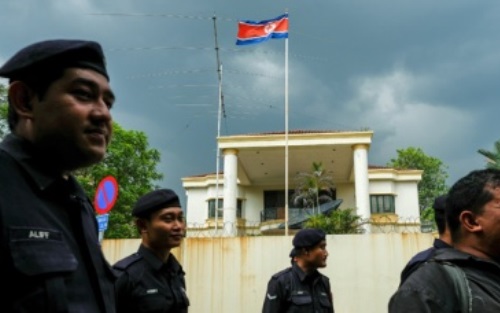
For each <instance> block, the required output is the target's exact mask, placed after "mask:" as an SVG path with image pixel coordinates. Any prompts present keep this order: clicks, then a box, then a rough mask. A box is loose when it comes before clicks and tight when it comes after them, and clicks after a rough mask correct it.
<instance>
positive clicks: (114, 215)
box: [75, 123, 163, 238]
mask: <svg viewBox="0 0 500 313" xmlns="http://www.w3.org/2000/svg"><path fill="white" fill-rule="evenodd" d="M148 145H149V144H148V139H147V137H146V135H145V134H144V133H143V132H140V131H134V130H130V131H127V130H124V129H123V128H122V127H120V125H118V124H117V123H113V137H112V140H111V143H110V145H109V147H108V151H107V154H106V157H105V158H104V160H103V162H101V163H98V164H96V165H94V166H92V167H88V168H84V169H80V170H78V171H76V173H75V175H76V177H77V179H78V180H79V181H80V183H81V184H82V186H83V188H84V189H85V192H86V193H87V195H89V196H90V197H91V199H94V196H95V191H96V188H97V185H98V184H99V182H100V180H101V179H102V178H104V177H105V176H108V175H112V176H114V177H115V178H116V180H117V182H118V186H119V193H118V199H117V201H116V203H115V205H114V207H113V208H112V210H111V211H110V212H109V213H110V214H109V223H108V229H107V230H106V232H105V237H106V238H135V237H138V233H137V230H136V228H135V225H134V223H133V218H132V216H131V214H130V212H131V211H132V207H133V205H134V203H135V202H136V201H137V199H138V198H139V197H140V196H142V195H144V194H145V193H147V192H149V191H151V190H153V189H155V188H156V187H157V186H155V185H154V182H155V181H158V180H160V179H162V178H163V175H162V174H160V173H159V172H158V171H157V169H156V166H157V164H158V163H159V162H160V152H159V151H157V150H156V149H150V148H148Z"/></svg>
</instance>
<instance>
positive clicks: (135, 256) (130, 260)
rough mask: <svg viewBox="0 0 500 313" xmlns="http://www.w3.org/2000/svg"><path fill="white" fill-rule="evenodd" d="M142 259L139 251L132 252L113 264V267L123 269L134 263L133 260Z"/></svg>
mask: <svg viewBox="0 0 500 313" xmlns="http://www.w3.org/2000/svg"><path fill="white" fill-rule="evenodd" d="M141 259H142V256H141V255H140V254H139V253H134V254H132V255H130V256H128V257H126V258H124V259H122V260H120V261H118V262H116V263H115V265H113V269H116V270H120V271H124V270H126V269H127V268H128V267H129V266H130V265H132V264H134V263H135V262H137V261H139V260H141Z"/></svg>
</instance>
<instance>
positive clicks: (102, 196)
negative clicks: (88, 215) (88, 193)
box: [94, 176, 118, 214]
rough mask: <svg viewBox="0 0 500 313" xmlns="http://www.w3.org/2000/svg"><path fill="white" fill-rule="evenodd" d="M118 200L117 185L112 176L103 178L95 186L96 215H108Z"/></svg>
mask: <svg viewBox="0 0 500 313" xmlns="http://www.w3.org/2000/svg"><path fill="white" fill-rule="evenodd" d="M117 198H118V183H117V182H116V179H115V178H114V177H113V176H106V177H104V178H103V179H102V180H101V181H100V182H99V185H98V186H97V190H96V193H95V197H94V207H95V210H96V212H97V214H105V213H108V212H109V210H111V209H112V208H113V206H114V205H115V202H116V199H117Z"/></svg>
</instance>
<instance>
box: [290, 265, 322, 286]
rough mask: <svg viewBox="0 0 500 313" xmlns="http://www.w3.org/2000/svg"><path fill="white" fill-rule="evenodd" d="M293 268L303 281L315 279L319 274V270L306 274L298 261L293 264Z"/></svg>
mask: <svg viewBox="0 0 500 313" xmlns="http://www.w3.org/2000/svg"><path fill="white" fill-rule="evenodd" d="M292 270H293V272H294V273H295V274H296V275H297V276H298V277H299V280H300V281H301V282H304V281H305V280H308V279H311V280H314V279H315V278H316V277H317V276H319V272H318V270H314V271H312V272H311V273H309V274H306V273H305V272H304V271H303V270H302V269H301V268H300V267H299V266H298V265H297V263H294V264H293V265H292Z"/></svg>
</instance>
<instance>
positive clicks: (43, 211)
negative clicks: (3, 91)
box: [0, 40, 115, 313]
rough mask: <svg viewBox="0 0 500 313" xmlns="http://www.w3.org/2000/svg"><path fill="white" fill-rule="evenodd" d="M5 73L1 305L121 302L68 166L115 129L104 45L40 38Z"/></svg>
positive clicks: (8, 308)
mask: <svg viewBox="0 0 500 313" xmlns="http://www.w3.org/2000/svg"><path fill="white" fill-rule="evenodd" d="M0 76H1V77H6V78H8V79H9V89H8V101H9V106H8V124H9V129H10V131H11V133H10V134H8V135H7V136H6V137H5V138H4V140H3V141H2V143H1V144H0V277H1V278H2V281H3V284H4V288H3V290H2V292H0V306H1V308H0V311H2V312H103V313H104V312H105V313H112V312H115V302H114V292H113V291H114V290H113V287H114V280H115V276H114V274H113V271H112V270H111V267H110V265H109V264H108V263H107V261H106V259H105V258H104V255H103V253H102V251H101V247H100V245H99V240H98V230H97V222H96V219H95V215H94V209H93V207H92V203H91V202H90V201H89V199H88V197H87V196H86V194H85V193H84V191H83V189H82V188H81V186H80V185H79V184H78V182H77V181H76V180H75V178H74V177H73V176H72V175H71V172H72V171H74V170H76V169H79V168H83V167H87V166H90V165H92V164H95V163H98V162H99V161H101V160H102V159H103V158H104V155H105V153H106V148H107V146H108V143H109V140H110V136H111V132H112V129H111V128H112V125H111V115H110V108H111V106H112V104H113V102H114V95H113V92H112V91H111V88H110V86H109V77H108V73H107V71H106V66H105V61H104V54H103V51H102V49H101V46H100V45H99V44H98V43H96V42H92V41H85V40H47V41H42V42H37V43H34V44H32V45H29V46H27V47H26V48H24V49H21V50H20V51H19V52H17V53H16V54H15V55H14V56H13V57H12V58H11V59H9V60H8V61H7V62H6V63H5V64H4V65H3V66H2V67H1V68H0Z"/></svg>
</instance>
